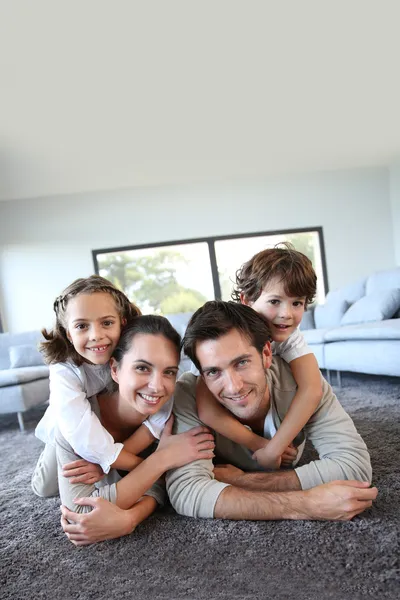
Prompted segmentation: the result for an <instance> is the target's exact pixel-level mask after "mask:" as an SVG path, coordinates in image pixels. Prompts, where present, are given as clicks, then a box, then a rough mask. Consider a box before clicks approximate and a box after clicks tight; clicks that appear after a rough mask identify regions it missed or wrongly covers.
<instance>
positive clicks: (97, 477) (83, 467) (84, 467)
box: [63, 458, 104, 484]
mask: <svg viewBox="0 0 400 600" xmlns="http://www.w3.org/2000/svg"><path fill="white" fill-rule="evenodd" d="M63 475H64V477H71V483H87V484H93V483H96V482H97V481H101V480H102V479H103V477H104V471H103V469H102V468H101V466H100V465H96V464H95V463H90V462H88V461H87V460H84V459H83V458H81V459H80V460H74V461H73V462H70V463H67V464H66V465H64V466H63Z"/></svg>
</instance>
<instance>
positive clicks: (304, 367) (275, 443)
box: [254, 354, 322, 466]
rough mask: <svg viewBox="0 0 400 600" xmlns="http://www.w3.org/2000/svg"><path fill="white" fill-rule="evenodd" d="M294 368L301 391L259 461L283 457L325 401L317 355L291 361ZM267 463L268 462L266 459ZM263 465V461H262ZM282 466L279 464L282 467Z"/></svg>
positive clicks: (257, 454)
mask: <svg viewBox="0 0 400 600" xmlns="http://www.w3.org/2000/svg"><path fill="white" fill-rule="evenodd" d="M290 368H291V371H292V373H293V377H294V378H295V380H296V383H297V392H296V395H295V397H294V398H293V400H292V403H291V405H290V407H289V410H288V412H287V414H286V415H285V418H284V419H283V421H282V423H281V425H280V427H279V429H278V431H277V432H276V434H275V435H274V437H273V438H272V440H271V441H270V443H269V444H268V446H267V447H266V449H265V450H262V451H261V452H260V453H255V454H256V455H255V456H254V458H255V459H256V460H258V459H259V458H261V457H262V456H263V455H265V457H266V455H267V454H268V457H271V459H272V458H273V457H275V458H276V459H278V460H279V457H280V456H281V455H282V454H283V453H284V452H285V450H286V448H287V447H288V446H289V444H291V443H292V441H293V440H294V438H295V437H296V436H297V434H298V433H299V432H300V431H301V430H302V429H303V427H304V426H305V425H306V424H307V423H308V421H309V419H310V418H311V416H312V415H313V414H314V412H315V411H316V409H317V407H318V405H319V403H320V401H321V398H322V384H321V373H320V371H319V367H318V363H317V359H316V358H315V356H314V354H306V355H304V356H300V358H296V359H294V360H292V361H291V363H290ZM264 460H265V459H264ZM260 462H261V464H262V463H263V460H262V458H261V460H260ZM278 466H279V465H278Z"/></svg>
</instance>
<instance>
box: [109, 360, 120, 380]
mask: <svg viewBox="0 0 400 600" xmlns="http://www.w3.org/2000/svg"><path fill="white" fill-rule="evenodd" d="M110 369H111V377H112V378H113V379H114V381H115V383H119V381H118V363H117V361H116V360H115V358H113V357H111V358H110Z"/></svg>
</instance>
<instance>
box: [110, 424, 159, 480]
mask: <svg viewBox="0 0 400 600" xmlns="http://www.w3.org/2000/svg"><path fill="white" fill-rule="evenodd" d="M155 440H156V438H155V437H154V435H153V434H152V433H151V431H150V430H149V429H148V427H146V425H141V426H140V427H139V429H137V430H136V431H135V432H134V433H132V435H131V436H130V437H129V438H128V439H127V440H125V442H124V447H123V449H122V450H121V452H120V453H119V455H118V457H117V460H116V461H115V462H114V463H113V464H112V465H111V466H112V467H114V468H115V469H123V470H126V471H131V470H132V469H134V468H135V467H137V466H138V465H140V463H141V462H143V458H140V456H137V455H138V454H140V453H141V452H143V450H145V449H146V448H148V447H149V446H150V445H151V444H152V443H153V442H154V441H155Z"/></svg>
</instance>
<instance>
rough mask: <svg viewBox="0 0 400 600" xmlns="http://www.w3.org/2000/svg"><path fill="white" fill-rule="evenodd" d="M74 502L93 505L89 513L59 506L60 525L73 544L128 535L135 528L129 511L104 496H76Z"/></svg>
mask: <svg viewBox="0 0 400 600" xmlns="http://www.w3.org/2000/svg"><path fill="white" fill-rule="evenodd" d="M74 502H75V504H79V505H80V506H92V507H93V510H92V512H90V513H82V514H80V513H79V514H78V513H74V512H72V511H71V510H69V509H68V508H67V507H66V506H61V513H62V516H61V527H62V528H63V530H64V533H65V534H66V536H67V538H68V539H69V540H70V541H71V542H72V543H73V544H74V545H75V546H87V545H88V544H94V543H95V542H102V541H104V540H113V539H114V538H119V537H122V536H123V535H128V534H129V533H132V531H133V530H134V529H135V524H132V516H131V515H130V513H129V512H128V511H126V510H122V509H121V508H118V506H116V505H115V504H112V503H111V502H108V501H107V500H104V498H77V499H76V500H74ZM67 519H68V520H67ZM68 521H73V523H68Z"/></svg>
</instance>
